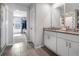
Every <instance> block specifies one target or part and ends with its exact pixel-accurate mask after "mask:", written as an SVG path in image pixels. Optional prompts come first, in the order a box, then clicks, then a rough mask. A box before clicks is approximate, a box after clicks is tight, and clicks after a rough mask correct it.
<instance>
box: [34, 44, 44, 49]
mask: <svg viewBox="0 0 79 59" xmlns="http://www.w3.org/2000/svg"><path fill="white" fill-rule="evenodd" d="M43 46H44V45H39V46H34V48H35V49H37V48H41V47H43Z"/></svg>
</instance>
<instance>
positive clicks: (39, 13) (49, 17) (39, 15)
mask: <svg viewBox="0 0 79 59" xmlns="http://www.w3.org/2000/svg"><path fill="white" fill-rule="evenodd" d="M51 21H52V23H51ZM51 25H52V27H59V26H60V10H59V9H54V8H53V7H52V6H51V5H50V4H45V3H43V4H42V3H40V4H36V5H35V6H33V5H32V6H31V8H30V30H31V28H32V30H31V33H30V39H31V40H32V41H33V43H34V45H35V47H40V46H42V45H43V28H51Z"/></svg>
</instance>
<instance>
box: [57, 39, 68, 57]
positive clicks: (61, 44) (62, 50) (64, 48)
mask: <svg viewBox="0 0 79 59" xmlns="http://www.w3.org/2000/svg"><path fill="white" fill-rule="evenodd" d="M57 53H58V55H62V56H67V55H68V41H66V40H65V39H62V38H58V39H57Z"/></svg>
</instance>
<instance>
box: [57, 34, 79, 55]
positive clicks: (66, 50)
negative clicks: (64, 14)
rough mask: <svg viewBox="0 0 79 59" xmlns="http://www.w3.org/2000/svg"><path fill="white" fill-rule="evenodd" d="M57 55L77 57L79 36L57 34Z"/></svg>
mask: <svg viewBox="0 0 79 59" xmlns="http://www.w3.org/2000/svg"><path fill="white" fill-rule="evenodd" d="M57 35H58V36H57V54H58V55H64V56H68V55H69V56H79V36H77V35H72V34H63V33H58V34H57Z"/></svg>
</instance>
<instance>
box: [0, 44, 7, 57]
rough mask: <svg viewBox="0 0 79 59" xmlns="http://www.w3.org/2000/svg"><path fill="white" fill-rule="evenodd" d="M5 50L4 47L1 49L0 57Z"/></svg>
mask: <svg viewBox="0 0 79 59" xmlns="http://www.w3.org/2000/svg"><path fill="white" fill-rule="evenodd" d="M5 48H6V45H5V46H4V47H3V48H2V49H1V50H2V51H1V53H0V56H1V55H2V54H3V52H4V50H5Z"/></svg>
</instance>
